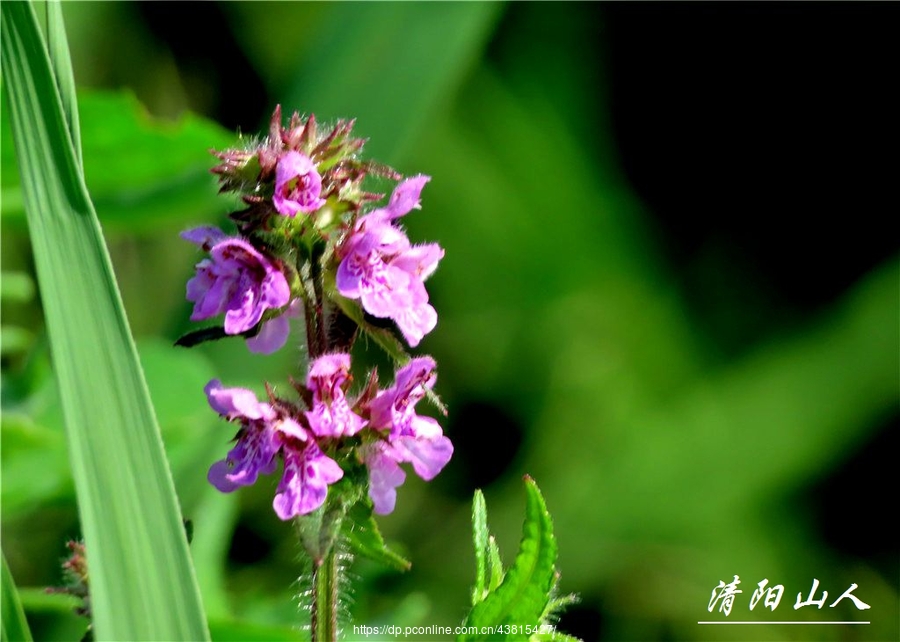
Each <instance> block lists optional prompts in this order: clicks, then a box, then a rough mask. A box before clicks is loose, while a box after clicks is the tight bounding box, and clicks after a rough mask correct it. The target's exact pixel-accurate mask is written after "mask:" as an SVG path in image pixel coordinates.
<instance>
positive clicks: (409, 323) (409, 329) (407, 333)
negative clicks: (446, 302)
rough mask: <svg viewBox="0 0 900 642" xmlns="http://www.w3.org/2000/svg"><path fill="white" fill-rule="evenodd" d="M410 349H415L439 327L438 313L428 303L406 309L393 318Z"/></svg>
mask: <svg viewBox="0 0 900 642" xmlns="http://www.w3.org/2000/svg"><path fill="white" fill-rule="evenodd" d="M391 318H392V319H394V321H395V322H396V324H397V327H398V328H400V332H401V333H403V338H405V339H406V342H407V343H408V344H409V345H410V347H412V348H415V347H416V346H417V345H419V342H420V341H421V340H422V339H423V338H424V336H425V335H426V334H428V333H429V332H431V331H432V330H434V328H435V326H436V325H437V312H436V311H435V309H434V308H433V307H431V305H430V304H428V303H423V304H421V305H417V306H415V307H411V308H406V309H404V310H401V311H399V312H398V313H395V314H394V315H392V317H391Z"/></svg>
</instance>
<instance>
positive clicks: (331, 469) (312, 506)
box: [272, 443, 344, 520]
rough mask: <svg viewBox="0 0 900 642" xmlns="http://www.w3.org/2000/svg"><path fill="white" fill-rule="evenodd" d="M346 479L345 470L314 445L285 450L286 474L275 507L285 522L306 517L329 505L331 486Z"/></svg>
mask: <svg viewBox="0 0 900 642" xmlns="http://www.w3.org/2000/svg"><path fill="white" fill-rule="evenodd" d="M343 476H344V471H343V470H341V467H340V466H338V465H337V462H335V461H334V460H333V459H331V458H330V457H327V456H326V455H325V454H323V453H322V451H321V450H319V447H318V446H316V445H315V444H314V443H310V444H309V445H308V446H307V447H306V448H305V449H303V450H302V451H300V452H298V451H296V450H293V449H287V448H285V450H284V475H283V476H282V478H281V482H280V483H279V484H278V491H277V492H276V494H275V500H274V501H273V502H272V506H273V507H274V508H275V513H276V514H277V515H278V517H280V518H281V519H283V520H288V519H290V518H292V517H295V516H297V515H306V514H307V513H311V512H312V511H314V510H316V509H317V508H319V506H321V505H322V504H324V503H325V496H326V495H327V494H328V485H329V484H333V483H334V482H336V481H337V480H339V479H340V478H341V477H343Z"/></svg>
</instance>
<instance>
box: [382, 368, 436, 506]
mask: <svg viewBox="0 0 900 642" xmlns="http://www.w3.org/2000/svg"><path fill="white" fill-rule="evenodd" d="M434 369H435V363H434V360H433V359H432V358H431V357H417V358H415V359H412V360H411V361H410V362H409V363H408V364H406V365H405V366H404V367H402V368H401V369H400V370H398V371H397V375H396V377H395V382H394V385H393V386H391V387H390V388H388V389H387V390H383V391H382V392H380V393H378V395H377V396H376V397H375V399H374V400H372V402H371V404H370V410H371V425H372V427H373V428H375V429H382V430H384V429H387V430H388V431H389V433H388V440H387V441H386V442H384V441H382V442H378V443H377V444H375V445H373V446H372V447H371V448H370V450H369V451H368V452H367V453H366V455H365V461H366V466H367V467H368V469H369V497H370V498H371V499H372V503H373V504H374V505H375V512H376V513H379V514H385V513H389V512H391V511H392V510H393V504H394V500H395V498H396V487H397V486H399V485H400V484H402V483H403V480H404V479H405V478H404V477H400V475H398V473H397V470H399V467H398V464H401V463H410V464H412V467H413V470H414V471H415V472H416V474H417V475H418V476H419V477H421V478H422V479H424V480H426V481H430V480H431V479H433V478H434V477H435V476H436V475H437V474H438V473H439V472H441V470H442V469H443V468H444V466H446V465H447V462H449V461H450V457H451V456H452V455H453V444H451V443H450V440H449V439H447V438H446V437H445V436H444V434H443V431H442V430H441V427H440V425H439V424H438V422H437V421H435V420H434V419H433V418H431V417H427V416H422V415H418V414H416V412H415V406H416V404H417V403H418V402H419V400H421V399H422V397H424V396H425V394H426V393H427V391H428V390H430V389H431V388H432V387H433V386H434V383H435V380H436V378H437V376H436V375H435V372H434ZM401 472H402V471H401Z"/></svg>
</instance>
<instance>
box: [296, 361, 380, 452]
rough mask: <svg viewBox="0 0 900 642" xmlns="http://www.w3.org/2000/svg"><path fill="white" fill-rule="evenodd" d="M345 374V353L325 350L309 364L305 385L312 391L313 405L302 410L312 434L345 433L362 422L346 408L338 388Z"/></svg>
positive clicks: (352, 431)
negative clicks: (324, 353)
mask: <svg viewBox="0 0 900 642" xmlns="http://www.w3.org/2000/svg"><path fill="white" fill-rule="evenodd" d="M349 378H350V355H349V354H343V353H337V354H327V355H324V356H321V357H319V358H318V359H316V360H315V361H313V362H312V364H310V367H309V375H308V376H307V378H306V387H307V388H309V389H310V390H311V391H312V393H313V407H312V410H309V411H307V412H306V419H307V421H309V427H310V428H311V429H312V431H313V432H314V433H315V434H316V435H318V436H320V437H342V436H347V437H349V436H352V435H355V434H356V433H358V432H359V431H360V430H361V429H362V428H363V426H365V425H366V421H365V420H364V419H363V418H362V417H360V416H359V415H357V414H355V413H354V412H353V411H352V410H350V405H349V404H348V403H347V398H346V396H344V391H343V389H342V388H341V386H343V384H344V383H346V382H347V381H348V380H349Z"/></svg>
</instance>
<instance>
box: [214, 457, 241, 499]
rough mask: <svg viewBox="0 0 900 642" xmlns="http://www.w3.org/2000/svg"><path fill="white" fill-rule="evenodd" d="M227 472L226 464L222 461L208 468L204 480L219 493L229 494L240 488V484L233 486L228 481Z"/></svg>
mask: <svg viewBox="0 0 900 642" xmlns="http://www.w3.org/2000/svg"><path fill="white" fill-rule="evenodd" d="M228 472H229V469H228V462H227V461H225V460H224V459H223V460H222V461H217V462H216V463H214V464H213V465H212V466H210V467H209V473H207V475H206V479H207V481H209V483H210V484H212V485H213V486H215V487H216V489H217V490H219V491H220V492H223V493H230V492H231V491H233V490H235V489H237V488H240V484H235V483H234V482H232V481H231V480H229V479H228Z"/></svg>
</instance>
